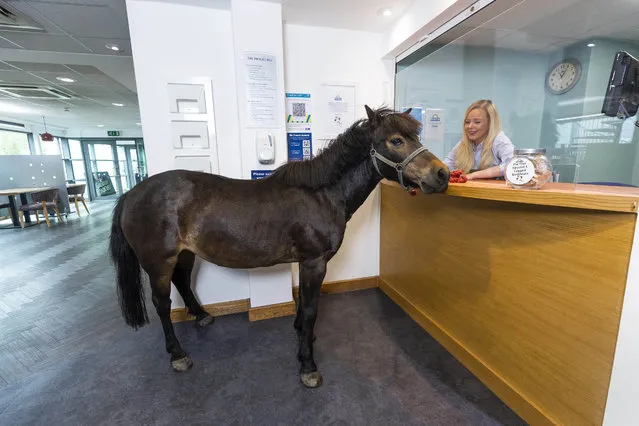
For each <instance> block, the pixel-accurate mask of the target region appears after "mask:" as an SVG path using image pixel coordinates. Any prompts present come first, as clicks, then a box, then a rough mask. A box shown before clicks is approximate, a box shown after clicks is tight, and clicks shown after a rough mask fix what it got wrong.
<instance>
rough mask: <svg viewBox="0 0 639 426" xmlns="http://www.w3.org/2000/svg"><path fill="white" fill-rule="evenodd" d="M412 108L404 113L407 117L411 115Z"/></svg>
mask: <svg viewBox="0 0 639 426" xmlns="http://www.w3.org/2000/svg"><path fill="white" fill-rule="evenodd" d="M412 110H413V109H412V108H408V109H407V110H406V111H404V114H406V115H410V112H411V111H412Z"/></svg>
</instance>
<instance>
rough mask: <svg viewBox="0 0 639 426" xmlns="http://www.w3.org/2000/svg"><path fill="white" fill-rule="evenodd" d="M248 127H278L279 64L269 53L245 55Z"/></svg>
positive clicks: (249, 53) (246, 53)
mask: <svg viewBox="0 0 639 426" xmlns="http://www.w3.org/2000/svg"><path fill="white" fill-rule="evenodd" d="M244 78H245V84H246V108H247V126H251V127H277V111H276V109H277V108H276V99H277V64H276V62H275V56H273V55H269V54H267V53H255V52H245V53H244Z"/></svg>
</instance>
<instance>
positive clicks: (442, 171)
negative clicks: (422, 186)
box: [437, 167, 449, 182]
mask: <svg viewBox="0 0 639 426" xmlns="http://www.w3.org/2000/svg"><path fill="white" fill-rule="evenodd" d="M437 177H438V178H439V180H440V181H441V182H445V181H447V180H448V178H449V174H448V172H447V171H446V169H444V168H443V167H442V168H441V169H439V170H438V171H437Z"/></svg>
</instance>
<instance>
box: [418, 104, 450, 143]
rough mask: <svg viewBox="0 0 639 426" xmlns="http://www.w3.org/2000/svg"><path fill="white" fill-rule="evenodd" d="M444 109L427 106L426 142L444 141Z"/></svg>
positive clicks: (425, 113) (425, 112) (424, 132)
mask: <svg viewBox="0 0 639 426" xmlns="http://www.w3.org/2000/svg"><path fill="white" fill-rule="evenodd" d="M444 125H445V120H444V110H443V109H442V108H426V110H425V111H424V131H423V134H424V139H423V140H424V142H444Z"/></svg>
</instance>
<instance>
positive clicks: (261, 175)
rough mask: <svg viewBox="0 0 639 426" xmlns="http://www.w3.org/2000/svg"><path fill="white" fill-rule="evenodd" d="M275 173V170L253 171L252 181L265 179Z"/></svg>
mask: <svg viewBox="0 0 639 426" xmlns="http://www.w3.org/2000/svg"><path fill="white" fill-rule="evenodd" d="M271 173H273V170H251V180H256V179H264V178H265V177H267V176H268V175H270V174H271Z"/></svg>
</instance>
